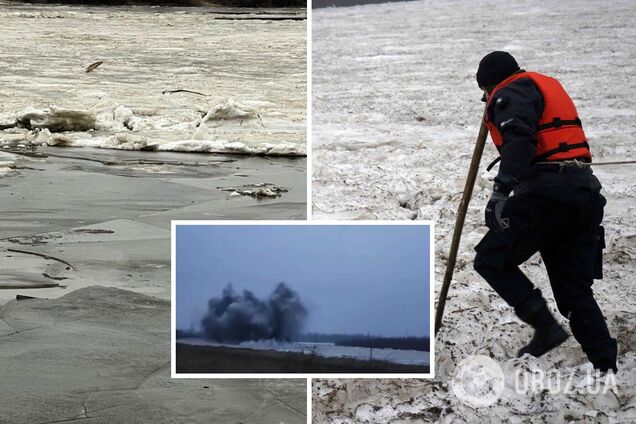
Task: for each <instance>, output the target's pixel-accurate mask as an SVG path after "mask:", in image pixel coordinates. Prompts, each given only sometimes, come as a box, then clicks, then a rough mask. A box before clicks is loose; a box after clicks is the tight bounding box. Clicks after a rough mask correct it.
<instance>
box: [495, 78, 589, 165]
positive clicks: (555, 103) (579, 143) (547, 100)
mask: <svg viewBox="0 0 636 424" xmlns="http://www.w3.org/2000/svg"><path fill="white" fill-rule="evenodd" d="M521 78H530V79H531V80H532V81H533V82H534V83H535V85H536V86H537V88H538V89H539V91H540V92H541V95H542V96H543V102H544V109H543V115H541V118H540V119H539V123H538V126H537V138H538V140H537V150H536V153H535V156H534V158H533V163H536V162H542V161H559V160H566V159H575V158H576V159H584V160H588V161H591V160H592V155H591V154H590V146H589V145H588V144H587V139H586V137H585V133H584V132H583V128H582V127H581V120H580V119H579V116H578V113H577V112H576V107H574V102H572V99H571V98H570V96H569V95H568V93H567V92H566V91H565V89H564V88H563V87H562V86H561V84H560V83H559V81H557V80H556V79H554V78H550V77H548V76H546V75H541V74H539V73H536V72H520V73H518V74H514V75H512V76H510V77H508V78H507V79H505V80H503V81H502V82H501V83H499V84H498V85H497V86H496V87H495V88H494V90H493V91H492V93H490V96H489V98H488V106H490V102H491V101H493V99H494V98H495V94H496V93H497V91H499V90H500V89H502V88H503V87H505V86H507V85H508V84H510V83H511V82H513V81H516V80H518V79H521ZM486 126H487V127H488V131H489V132H490V137H491V138H492V141H493V142H494V143H495V146H496V147H497V150H500V149H501V146H502V144H503V137H502V136H501V133H500V132H499V129H498V128H497V126H496V125H495V124H494V122H492V121H491V120H490V119H489V118H488V114H486Z"/></svg>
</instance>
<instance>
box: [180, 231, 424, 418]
mask: <svg viewBox="0 0 636 424" xmlns="http://www.w3.org/2000/svg"><path fill="white" fill-rule="evenodd" d="M177 225H311V226H318V225H412V226H428V227H429V228H430V230H429V255H430V262H429V299H428V302H429V303H428V304H429V340H430V351H429V372H428V373H376V374H365V373H360V374H358V373H335V374H331V373H324V374H323V373H238V374H237V373H179V374H177V372H176V370H177V368H176V364H177V361H176V345H177V343H176V337H175V336H176V311H177V306H176V305H177V304H176V236H175V231H176V228H177ZM170 227H171V228H170V230H171V237H170V259H171V262H170V271H171V272H170V275H171V278H170V290H171V302H170V303H171V314H170V377H171V378H175V379H178V378H210V379H211V378H223V379H229V378H287V379H303V378H306V379H307V384H308V392H307V397H308V399H310V398H311V386H312V381H311V379H314V378H320V379H344V378H385V379H388V378H433V377H435V329H434V310H435V305H434V302H433V297H434V295H435V223H434V222H433V221H424V220H422V221H335V220H324V221H276V220H263V221H242V220H241V221H218V220H215V221H212V220H209V221H208V220H201V221H196V220H187V221H185V220H184V221H182V220H173V221H172V222H171V226H170ZM308 407H311V405H309V404H308ZM309 411H310V412H311V409H309ZM309 417H310V416H309V415H308V418H309Z"/></svg>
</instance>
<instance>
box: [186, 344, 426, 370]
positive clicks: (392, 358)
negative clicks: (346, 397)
mask: <svg viewBox="0 0 636 424" xmlns="http://www.w3.org/2000/svg"><path fill="white" fill-rule="evenodd" d="M179 343H186V344H192V345H198V346H226V347H241V348H247V349H257V350H276V351H279V352H298V353H300V352H303V353H305V354H316V355H318V356H323V357H327V358H356V359H362V360H368V359H369V356H370V354H371V355H372V358H373V359H375V360H379V361H388V362H394V363H396V364H407V365H428V364H429V353H428V352H420V351H417V350H407V349H402V350H398V349H373V352H372V353H371V352H370V349H369V348H366V347H356V346H336V345H334V344H332V343H305V342H277V341H274V340H265V341H258V342H257V341H254V342H243V343H241V344H239V345H238V346H237V345H232V344H223V343H215V342H212V341H208V340H204V339H179Z"/></svg>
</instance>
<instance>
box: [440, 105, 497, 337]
mask: <svg viewBox="0 0 636 424" xmlns="http://www.w3.org/2000/svg"><path fill="white" fill-rule="evenodd" d="M485 116H486V109H484V114H483V115H482V119H481V127H480V128H479V134H478V135H477V142H476V143H475V150H474V151H473V159H472V160H471V162H470V168H469V169H468V177H467V178H466V185H465V186H464V193H463V195H462V200H461V202H460V203H459V208H458V209H457V218H456V220H455V230H454V231H453V240H452V242H451V248H450V253H449V254H448V263H447V264H446V273H445V274H444V282H443V283H442V288H441V289H440V291H439V302H438V304H437V311H436V314H435V334H437V332H438V331H439V329H440V327H441V326H442V317H443V316H444V307H445V306H446V297H447V296H448V289H449V287H450V282H451V280H452V279H453V271H454V270H455V262H456V260H457V250H458V249H459V241H460V240H461V238H462V230H463V228H464V220H465V219H466V211H468V204H469V203H470V198H471V196H472V194H473V187H474V186H475V180H476V179H477V171H478V170H479V163H480V162H481V155H482V153H483V151H484V145H485V144H486V137H487V136H488V129H487V128H486V123H485V122H484V118H485Z"/></svg>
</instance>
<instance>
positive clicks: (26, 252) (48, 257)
mask: <svg viewBox="0 0 636 424" xmlns="http://www.w3.org/2000/svg"><path fill="white" fill-rule="evenodd" d="M7 251H9V252H15V253H24V254H27V255H35V256H40V257H42V258H44V259H52V260H54V261H58V262H62V263H63V264H65V265H68V266H69V267H70V268H71V269H72V270H73V271H75V267H74V266H73V265H71V264H70V263H68V262H66V261H65V260H64V259H60V258H56V257H55V256H51V255H47V254H46V253H38V252H31V251H29V250H21V249H13V248H9V249H7Z"/></svg>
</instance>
